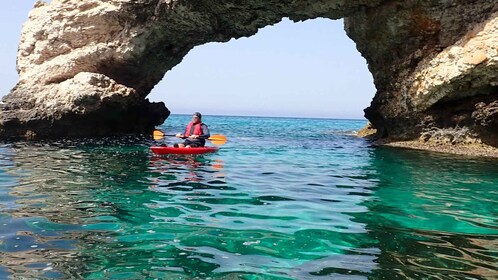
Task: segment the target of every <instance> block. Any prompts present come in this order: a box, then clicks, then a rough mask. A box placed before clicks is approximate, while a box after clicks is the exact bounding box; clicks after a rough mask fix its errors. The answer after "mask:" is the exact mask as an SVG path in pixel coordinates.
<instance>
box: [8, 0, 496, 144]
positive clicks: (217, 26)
mask: <svg viewBox="0 0 498 280" xmlns="http://www.w3.org/2000/svg"><path fill="white" fill-rule="evenodd" d="M457 2H458V3H457ZM461 2H462V1H448V0H446V1H443V0H439V1H434V0H428V1H415V0H409V1H382V0H348V1H346V0H322V1H316V0H315V1H311V0H310V1H294V0H292V1H291V0H280V1H258V0H248V1H242V2H241V1H235V0H232V1H222V0H218V1H212V0H203V1H199V0H195V1H194V0H154V1H152V0H120V1H118V0H111V1H98V0H53V1H52V2H51V3H50V4H46V3H43V2H41V1H39V2H37V3H36V4H35V7H34V9H33V10H32V11H31V13H30V16H29V20H28V22H27V23H26V24H25V25H24V27H23V31H22V36H21V41H20V44H19V51H18V60H17V63H18V64H17V66H18V67H17V68H18V72H19V76H20V77H19V82H18V84H17V85H16V87H15V88H14V89H13V90H12V91H11V92H10V94H8V95H7V96H6V97H4V99H3V104H2V105H0V106H1V107H0V109H1V111H0V112H1V113H0V133H1V136H3V137H9V136H27V137H35V138H36V137H62V136H93V135H111V134H123V133H148V132H150V131H151V130H152V129H153V127H154V126H155V125H158V124H160V123H162V122H163V121H164V120H165V119H166V118H167V116H168V115H169V111H168V110H167V108H166V107H165V105H164V104H163V103H149V102H148V100H147V99H146V96H147V95H148V94H149V92H150V91H151V90H152V88H153V87H154V86H155V85H156V84H157V83H158V82H159V81H160V80H161V79H162V78H163V76H164V74H165V73H166V72H167V71H168V70H170V69H171V68H172V67H174V66H175V65H177V64H178V63H180V62H181V60H182V59H183V57H184V56H185V55H186V54H187V53H188V52H189V50H191V49H192V48H193V47H194V46H197V45H201V44H204V43H207V42H226V41H228V40H230V39H232V38H240V37H244V36H251V35H254V34H255V33H256V32H257V31H258V29H260V28H262V27H265V26H267V25H271V24H275V23H277V22H279V21H280V20H281V19H282V18H284V17H289V18H290V19H292V20H294V21H299V20H306V19H313V18H317V17H323V18H330V19H339V18H346V30H347V32H348V35H349V36H350V37H351V38H352V39H353V40H354V41H355V42H356V43H357V48H358V50H359V51H360V52H361V53H362V55H363V56H364V57H365V58H366V60H367V62H368V64H369V69H370V71H371V72H372V74H373V76H374V80H375V85H376V87H377V90H378V92H377V93H376V95H375V97H374V100H373V101H372V105H371V106H370V107H369V108H368V109H367V110H366V116H367V118H368V119H369V120H370V121H371V122H372V124H373V126H375V127H376V128H377V129H378V130H379V132H380V134H381V135H382V136H389V137H394V138H396V137H397V138H416V137H419V135H421V134H423V133H424V132H427V131H428V130H431V129H434V128H438V127H439V128H445V127H451V126H457V125H458V126H462V125H465V126H466V127H467V128H469V129H470V130H469V131H471V132H472V133H474V132H475V133H477V134H479V135H484V134H489V135H491V136H490V137H489V138H493V137H492V134H493V133H491V132H492V131H493V128H494V127H495V126H498V125H497V124H498V121H496V120H495V119H496V118H495V117H494V111H495V110H494V108H495V107H496V108H498V104H495V103H498V101H497V102H495V103H494V101H495V98H494V96H495V94H496V93H497V90H496V86H497V85H496V81H497V75H498V71H496V70H497V69H496V68H497V67H496V64H497V57H498V55H497V44H496V40H497V39H496V38H497V36H498V35H497V28H498V27H497V17H498V16H497V14H496V13H497V10H498V7H497V5H496V4H495V1H494V0H493V1H491V0H481V1H463V2H468V3H463V4H462V3H461ZM331 51H333V50H331ZM166 94H167V93H166ZM331 94H334V93H331ZM495 123H496V124H495ZM495 131H497V130H495ZM477 137H479V136H477Z"/></svg>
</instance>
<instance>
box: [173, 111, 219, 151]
mask: <svg viewBox="0 0 498 280" xmlns="http://www.w3.org/2000/svg"><path fill="white" fill-rule="evenodd" d="M209 136H211V135H210V134H209V129H208V127H207V125H206V124H204V123H203V122H202V115H201V113H199V112H195V113H194V114H193V115H192V121H191V122H190V123H189V124H188V125H187V127H186V128H185V133H183V134H182V133H178V134H177V135H176V137H178V138H185V141H183V143H178V144H174V147H177V148H195V147H204V145H205V144H206V139H208V138H209Z"/></svg>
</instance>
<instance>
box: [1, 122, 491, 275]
mask: <svg viewBox="0 0 498 280" xmlns="http://www.w3.org/2000/svg"><path fill="white" fill-rule="evenodd" d="M189 118H190V116H181V115H176V116H172V117H170V119H168V120H167V122H166V123H165V124H164V125H163V126H162V129H163V130H164V131H165V132H167V133H176V132H178V131H181V130H182V128H183V126H184V124H185V123H186V122H187V121H188V120H189ZM204 121H205V122H206V123H208V125H209V127H210V129H211V132H212V134H224V135H226V136H227V137H228V142H227V143H226V145H224V146H222V148H221V149H220V151H219V152H217V153H215V154H209V155H204V156H197V157H185V156H173V157H171V156H170V157H156V156H154V155H153V154H151V152H150V151H149V146H150V145H151V144H152V143H153V141H152V140H149V139H146V138H132V137H129V138H119V139H100V140H91V141H90V140H88V141H70V140H66V141H59V142H29V143H28V142H18V143H4V144H2V145H1V146H0V209H1V211H0V256H1V258H0V279H5V278H15V279H18V278H23V277H24V279H34V278H37V279H44V278H46V279H54V278H55V279H57V278H59V279H68V278H76V279H81V278H84V279H496V278H497V277H498V273H497V272H496V271H498V207H497V201H498V187H497V186H498V184H497V183H498V161H497V160H492V159H476V158H469V157H462V156H449V155H442V154H433V153H427V152H418V151H410V150H402V149H390V148H378V147H373V146H371V145H370V144H369V143H368V142H366V141H365V140H363V139H359V138H356V137H354V136H352V133H353V132H354V131H355V130H357V129H359V128H361V127H362V126H363V125H364V124H365V121H352V120H327V119H291V118H256V117H221V116H206V117H205V118H204ZM172 140H174V139H166V141H167V142H168V143H172V142H171V141H172Z"/></svg>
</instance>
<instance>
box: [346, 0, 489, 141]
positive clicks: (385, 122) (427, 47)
mask: <svg viewBox="0 0 498 280" xmlns="http://www.w3.org/2000/svg"><path fill="white" fill-rule="evenodd" d="M346 31H347V33H348V35H349V36H350V37H351V38H352V39H353V40H354V41H355V42H356V44H357V48H358V50H359V51H360V52H361V53H362V55H363V56H364V57H365V58H366V59H367V61H368V64H369V69H370V71H371V72H372V74H373V76H374V81H375V85H376V88H377V94H376V95H375V97H374V99H373V101H372V103H371V106H370V107H369V108H367V109H366V110H365V113H366V117H367V118H368V119H369V120H370V121H371V122H372V123H373V125H374V126H375V127H376V128H377V129H378V130H379V132H380V134H381V135H382V136H384V137H386V136H387V137H390V138H395V139H415V138H418V137H420V136H421V135H422V136H423V138H424V139H423V140H424V141H426V140H428V139H429V138H431V136H434V137H435V136H436V135H440V134H441V133H438V131H439V132H441V131H446V132H448V133H449V134H451V135H443V136H445V137H446V136H448V137H450V138H455V139H453V140H451V141H457V142H458V141H469V140H470V141H472V139H473V140H477V141H481V140H484V142H485V143H488V144H493V145H496V144H497V143H496V140H493V139H498V134H497V133H498V130H497V128H498V119H497V113H498V71H497V70H498V5H497V2H496V1H494V0H481V1H442V0H439V1H434V0H432V1H388V2H385V3H383V4H382V5H380V6H377V7H375V8H371V9H368V8H367V9H362V10H361V11H358V12H357V13H355V14H353V15H350V16H349V17H348V18H347V19H346ZM448 133H446V134H448ZM443 134H444V133H443ZM457 138H460V139H457Z"/></svg>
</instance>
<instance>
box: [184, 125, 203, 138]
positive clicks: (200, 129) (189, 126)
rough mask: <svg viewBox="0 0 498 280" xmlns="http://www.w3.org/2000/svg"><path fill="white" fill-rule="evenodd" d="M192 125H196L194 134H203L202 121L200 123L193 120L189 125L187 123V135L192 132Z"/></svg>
mask: <svg viewBox="0 0 498 280" xmlns="http://www.w3.org/2000/svg"><path fill="white" fill-rule="evenodd" d="M192 126H194V133H192V135H202V127H201V126H202V123H198V124H195V125H194V123H193V122H190V123H189V124H188V125H187V128H186V129H185V137H189V136H190V135H191V134H190V131H191V130H192Z"/></svg>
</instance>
